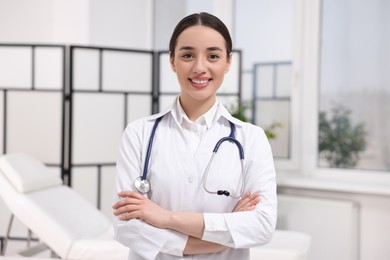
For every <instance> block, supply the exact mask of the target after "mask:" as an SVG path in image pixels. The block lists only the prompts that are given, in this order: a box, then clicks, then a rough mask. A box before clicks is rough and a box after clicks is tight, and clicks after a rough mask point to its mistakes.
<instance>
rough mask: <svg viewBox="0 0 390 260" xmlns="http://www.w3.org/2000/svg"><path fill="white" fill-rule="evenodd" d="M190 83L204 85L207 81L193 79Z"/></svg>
mask: <svg viewBox="0 0 390 260" xmlns="http://www.w3.org/2000/svg"><path fill="white" fill-rule="evenodd" d="M192 82H194V83H195V84H206V83H207V82H208V80H196V79H193V80H192Z"/></svg>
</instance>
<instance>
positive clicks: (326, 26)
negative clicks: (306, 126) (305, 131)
mask: <svg viewBox="0 0 390 260" xmlns="http://www.w3.org/2000/svg"><path fill="white" fill-rule="evenodd" d="M389 13H390V2H389V1H380V0H359V1H348V0H342V1H340V0H323V3H322V21H321V34H320V41H321V44H320V46H321V47H320V62H319V64H320V69H319V104H318V107H319V122H318V123H319V127H318V131H319V132H318V136H319V140H318V148H319V154H318V166H319V167H335V168H349V169H361V170H374V171H375V170H379V171H390V73H389V71H390V26H389V24H390V18H389V16H388V14H389Z"/></svg>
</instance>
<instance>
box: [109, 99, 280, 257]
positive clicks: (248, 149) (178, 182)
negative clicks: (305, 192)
mask: <svg viewBox="0 0 390 260" xmlns="http://www.w3.org/2000/svg"><path fill="white" fill-rule="evenodd" d="M179 107H180V106H179ZM179 107H178V106H177V103H174V104H173V105H172V106H171V107H170V108H169V109H167V110H166V111H163V112H161V113H159V114H156V115H153V116H149V117H146V118H142V119H138V120H136V121H134V122H132V123H130V124H129V125H128V126H127V127H126V129H125V131H124V132H123V135H122V140H121V145H120V150H119V157H118V161H117V167H116V168H117V172H116V174H117V176H116V188H115V190H114V192H115V194H116V193H117V192H119V191H123V190H136V189H135V187H134V180H135V179H136V178H138V177H139V176H141V175H142V171H143V167H144V162H145V157H146V150H147V146H148V142H149V138H150V133H151V130H152V127H153V124H154V122H155V119H156V118H158V117H161V116H164V117H163V119H162V120H161V122H160V124H159V125H158V127H157V130H156V134H155V138H154V143H153V148H152V152H151V157H150V161H149V171H148V179H149V180H150V183H151V191H150V192H149V193H148V194H147V195H148V197H149V199H151V200H152V201H154V202H155V203H157V204H158V205H160V206H161V207H163V208H166V209H168V210H172V211H187V212H203V213H204V214H203V216H204V223H205V230H204V233H203V237H202V239H203V240H206V241H210V242H215V243H219V244H223V245H226V246H228V247H229V248H228V249H226V250H224V251H223V252H221V253H217V254H209V255H194V256H183V250H184V247H185V245H186V243H187V239H188V236H187V235H185V234H182V233H180V232H177V231H174V230H167V229H159V228H155V227H153V226H151V225H149V224H147V223H145V222H144V221H142V220H139V219H132V220H129V221H121V220H119V219H118V217H114V230H115V236H116V239H117V240H118V241H119V242H120V243H122V244H124V245H125V246H127V247H129V248H130V249H131V250H130V253H129V259H132V260H141V259H158V260H170V259H209V260H211V259H213V260H218V259H221V260H222V259H223V260H229V259H232V260H233V259H234V260H236V259H240V260H245V259H249V248H250V247H254V246H259V245H262V244H265V243H267V242H269V240H270V239H271V237H272V234H273V232H274V230H275V226H276V214H277V198H276V181H275V169H274V164H273V157H272V152H271V148H270V145H269V142H268V139H267V137H266V136H265V133H264V131H263V130H262V129H261V128H260V127H257V126H254V125H252V124H249V123H244V122H241V121H240V120H238V119H236V118H234V117H232V116H231V115H230V114H229V112H228V111H227V110H226V108H225V107H223V105H222V104H220V103H219V102H218V103H217V105H216V107H215V109H216V112H215V113H214V116H210V117H211V118H212V120H211V121H210V122H209V127H207V128H206V130H205V131H204V133H203V134H202V136H201V138H200V142H199V144H198V145H196V146H197V148H196V149H194V150H192V149H193V148H192V147H193V146H191V144H190V143H189V141H188V140H187V139H188V136H187V135H186V134H185V131H184V130H183V126H182V122H183V117H179V115H180V111H179ZM212 114H213V113H211V115H212ZM210 117H208V116H206V117H205V118H204V120H206V118H208V119H207V120H209V118H210ZM207 120H206V121H207ZM206 121H205V122H206ZM229 121H230V122H232V123H234V124H235V126H236V138H237V140H238V141H239V142H240V143H241V144H242V146H243V148H244V154H245V178H244V179H245V185H244V191H245V192H250V193H254V192H259V193H260V203H259V204H258V205H257V206H256V209H255V210H253V211H246V212H234V213H232V211H233V208H234V206H235V205H236V204H237V200H236V199H233V198H231V197H226V196H218V195H215V194H210V193H208V192H206V191H205V189H204V188H203V176H204V173H205V169H206V166H207V164H208V162H209V160H210V157H211V155H212V152H213V149H214V146H215V144H216V143H217V142H218V140H220V139H221V138H222V137H226V136H229V134H230V126H229ZM193 151H195V152H193ZM240 176H241V164H240V159H239V153H238V149H237V146H236V145H235V144H234V143H230V142H224V143H223V144H222V145H221V146H220V148H219V150H218V153H217V154H216V156H215V160H214V162H213V165H212V167H211V168H210V172H209V174H208V179H207V180H208V181H207V183H206V186H207V189H208V190H211V191H216V190H219V189H222V190H228V191H229V192H230V193H232V194H234V195H235V196H237V195H239V192H240V189H241V186H240V185H239V179H240ZM116 199H118V198H116Z"/></svg>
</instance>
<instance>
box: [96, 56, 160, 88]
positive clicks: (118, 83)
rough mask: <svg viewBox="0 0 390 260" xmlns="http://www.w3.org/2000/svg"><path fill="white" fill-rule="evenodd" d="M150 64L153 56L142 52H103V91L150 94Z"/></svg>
mask: <svg viewBox="0 0 390 260" xmlns="http://www.w3.org/2000/svg"><path fill="white" fill-rule="evenodd" d="M152 62H153V56H152V55H145V53H142V52H127V51H120V50H116V51H113V50H105V51H103V57H102V66H103V70H102V77H103V79H102V80H103V82H102V85H103V89H104V90H112V91H139V92H144V91H149V92H151V91H152V78H153V75H152V66H153V64H152Z"/></svg>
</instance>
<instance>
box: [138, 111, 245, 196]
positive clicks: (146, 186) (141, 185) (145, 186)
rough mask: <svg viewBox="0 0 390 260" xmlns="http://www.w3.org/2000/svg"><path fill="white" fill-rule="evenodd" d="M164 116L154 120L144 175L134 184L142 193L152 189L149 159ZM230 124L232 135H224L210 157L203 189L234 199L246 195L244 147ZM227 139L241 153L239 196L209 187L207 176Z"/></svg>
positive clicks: (234, 128)
mask: <svg viewBox="0 0 390 260" xmlns="http://www.w3.org/2000/svg"><path fill="white" fill-rule="evenodd" d="M162 118H163V117H159V118H157V119H156V121H155V122H154V125H153V128H152V132H151V134H150V138H149V143H148V149H147V151H146V157H145V164H144V169H143V174H142V176H139V177H138V178H137V179H136V180H135V181H134V186H135V187H136V189H137V190H138V191H139V192H140V193H142V194H146V193H148V192H149V191H150V190H151V184H150V181H149V180H148V179H147V175H148V166H149V160H150V154H151V152H152V146H153V139H154V136H155V134H156V129H157V126H158V124H159V123H160V121H161V119H162ZM229 124H230V135H229V136H226V137H222V138H221V139H220V140H219V141H218V142H217V143H216V144H215V147H214V149H213V154H212V156H211V158H210V161H209V163H208V164H207V168H206V172H205V174H204V177H203V189H204V190H205V191H206V192H208V193H210V194H217V195H225V196H228V197H232V198H234V199H239V198H241V197H242V196H243V195H244V186H245V185H244V148H243V147H242V145H241V143H240V142H239V141H238V140H237V139H236V137H235V130H236V127H235V125H234V124H233V123H232V122H230V121H229ZM225 141H229V142H233V143H235V144H236V146H237V149H238V151H239V154H240V162H241V175H240V184H241V189H240V193H239V194H238V196H233V195H232V194H231V193H230V192H229V191H227V190H217V191H211V190H209V189H208V188H207V185H206V184H207V178H208V175H209V170H210V168H211V165H212V162H213V160H214V157H215V155H216V154H217V152H218V149H219V147H220V146H221V144H222V143H223V142H225Z"/></svg>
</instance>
